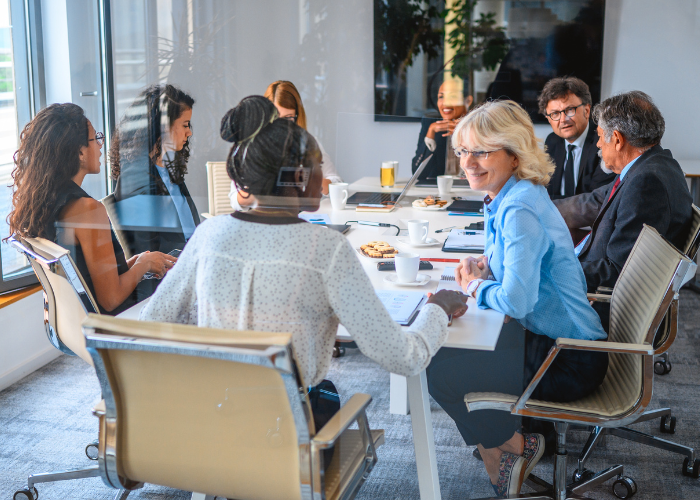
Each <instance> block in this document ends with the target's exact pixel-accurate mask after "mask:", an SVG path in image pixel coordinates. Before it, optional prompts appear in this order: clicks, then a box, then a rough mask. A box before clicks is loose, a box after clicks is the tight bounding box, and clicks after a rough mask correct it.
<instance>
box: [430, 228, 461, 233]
mask: <svg viewBox="0 0 700 500" xmlns="http://www.w3.org/2000/svg"><path fill="white" fill-rule="evenodd" d="M456 227H457V226H450V227H446V228H444V229H438V230H437V231H435V232H436V233H444V232H445V231H449V230H450V229H454V228H456ZM464 229H466V228H464Z"/></svg>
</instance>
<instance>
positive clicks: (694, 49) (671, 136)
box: [602, 0, 700, 159]
mask: <svg viewBox="0 0 700 500" xmlns="http://www.w3.org/2000/svg"><path fill="white" fill-rule="evenodd" d="M604 37H605V38H604V42H605V50H604V54H603V85H602V97H603V98H606V97H609V96H610V95H612V94H614V93H617V92H625V91H629V90H642V91H644V92H646V93H647V94H649V95H650V96H651V97H652V98H653V99H654V101H655V102H656V105H657V106H658V107H659V109H660V110H661V112H662V113H663V115H664V118H665V120H666V134H665V135H664V138H663V141H662V146H663V147H665V148H668V149H670V150H671V151H672V153H673V155H674V157H675V158H678V159H700V131H699V130H700V129H699V128H698V116H699V115H700V92H699V91H698V82H700V0H664V1H662V2H661V1H658V0H608V1H607V2H606V8H605V34H604Z"/></svg>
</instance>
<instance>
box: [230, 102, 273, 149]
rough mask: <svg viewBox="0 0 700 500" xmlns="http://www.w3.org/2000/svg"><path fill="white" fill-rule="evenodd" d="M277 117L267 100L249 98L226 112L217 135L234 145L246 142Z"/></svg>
mask: <svg viewBox="0 0 700 500" xmlns="http://www.w3.org/2000/svg"><path fill="white" fill-rule="evenodd" d="M278 117H279V113H278V112H277V108H275V106H274V104H272V102H270V101H269V100H268V99H267V98H265V97H263V96H259V95H253V96H249V97H246V98H245V99H243V100H242V101H241V102H240V103H239V104H238V106H236V107H235V108H233V109H230V110H228V111H227V112H226V114H225V115H224V117H223V118H222V119H221V129H220V131H219V133H220V134H221V138H222V139H223V140H225V141H228V142H232V143H234V144H235V143H238V142H243V141H248V140H251V139H252V138H254V137H255V136H256V135H257V134H258V133H259V132H260V131H261V130H262V129H264V128H265V127H266V126H268V125H269V124H270V123H272V122H273V121H275V120H276V119H277V118H278Z"/></svg>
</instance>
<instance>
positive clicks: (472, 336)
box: [316, 177, 504, 351]
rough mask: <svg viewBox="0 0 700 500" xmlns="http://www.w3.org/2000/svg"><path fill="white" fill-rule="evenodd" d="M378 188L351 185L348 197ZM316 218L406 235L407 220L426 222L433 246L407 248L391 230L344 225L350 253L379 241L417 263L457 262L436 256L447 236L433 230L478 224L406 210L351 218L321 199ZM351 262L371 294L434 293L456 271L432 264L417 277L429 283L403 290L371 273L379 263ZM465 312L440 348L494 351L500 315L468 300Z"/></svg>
mask: <svg viewBox="0 0 700 500" xmlns="http://www.w3.org/2000/svg"><path fill="white" fill-rule="evenodd" d="M378 185H379V178H378V177H375V178H372V177H365V178H363V179H360V180H359V181H358V182H356V183H353V184H351V185H350V191H351V193H353V192H356V191H382V189H381V188H378V187H377V186H378ZM402 188H403V186H402V185H398V184H397V185H396V186H394V188H393V189H391V190H389V191H397V190H399V191H400V190H401V189H402ZM409 194H410V195H412V196H420V195H424V196H425V195H428V194H437V188H413V189H411V191H410V192H409ZM452 195H454V196H462V197H468V198H470V199H475V200H481V199H483V197H484V195H483V193H481V192H479V191H472V190H470V189H468V188H465V189H460V188H455V189H453V193H452ZM316 214H317V215H320V214H327V215H328V216H329V218H330V220H331V222H333V223H334V224H344V223H346V222H348V221H353V220H367V221H375V222H388V223H390V224H395V225H397V226H399V228H401V229H406V221H407V220H409V219H424V220H427V221H429V222H430V232H429V233H428V235H429V236H430V237H432V238H435V239H436V240H438V241H439V245H436V246H433V247H421V248H413V247H411V246H409V245H405V244H402V243H399V242H398V241H397V236H396V229H395V228H384V227H375V226H362V225H358V224H355V223H351V224H350V225H351V226H352V228H351V229H350V230H349V231H348V232H347V233H346V236H347V238H348V241H349V242H350V244H351V245H352V246H353V248H356V249H359V247H360V245H363V244H366V243H368V242H369V241H372V240H382V241H386V242H387V243H389V244H390V245H392V246H394V247H395V248H398V249H399V250H405V251H411V252H414V253H418V254H419V255H420V256H421V258H426V257H427V258H439V259H462V258H464V257H466V256H467V255H468V254H464V253H446V252H443V251H442V250H441V247H442V243H443V242H444V240H445V238H447V235H448V233H447V232H445V233H435V230H437V229H442V228H446V227H450V226H459V227H464V226H466V225H468V224H470V223H472V222H477V221H483V217H465V216H448V215H447V211H424V210H418V209H414V208H413V207H411V206H410V205H409V206H404V207H400V208H397V209H396V210H394V211H393V212H390V213H377V212H356V211H355V209H354V208H351V207H347V208H346V209H345V210H339V211H335V210H333V208H332V207H331V204H330V200H328V199H327V198H326V199H323V200H322V201H321V207H320V208H319V210H318V212H316ZM357 258H358V259H359V260H360V262H361V263H362V267H363V268H364V269H365V272H366V273H367V275H368V276H369V278H370V280H371V281H372V285H373V286H374V287H375V289H377V290H419V291H422V292H425V293H428V292H434V291H435V289H436V288H437V285H438V281H439V280H440V275H441V274H442V271H443V270H444V269H445V267H455V266H456V265H457V264H456V263H445V262H433V263H432V264H433V270H432V271H419V272H420V273H421V274H428V275H430V277H431V280H430V282H429V283H427V284H426V285H423V286H422V287H410V288H409V287H402V286H399V285H396V284H391V283H387V282H385V281H384V277H385V276H387V275H389V274H392V273H391V272H386V271H384V272H380V271H378V270H377V262H379V261H380V260H379V259H370V258H368V257H364V256H360V255H359V253H358V257H357ZM468 306H469V309H468V311H467V313H466V314H465V315H464V316H462V317H461V318H457V319H455V320H453V322H452V326H451V327H450V328H449V336H448V338H447V342H446V344H445V347H457V348H463V349H478V350H487V351H493V350H494V349H495V348H496V343H497V342H498V337H499V335H500V333H501V327H502V326H503V319H504V315H503V314H501V313H499V312H497V311H494V310H493V309H479V308H478V307H477V306H476V304H475V302H474V299H469V302H468Z"/></svg>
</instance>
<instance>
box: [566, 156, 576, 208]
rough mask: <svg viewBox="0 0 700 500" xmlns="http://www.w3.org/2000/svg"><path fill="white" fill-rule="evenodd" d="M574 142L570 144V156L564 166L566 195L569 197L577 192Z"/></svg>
mask: <svg viewBox="0 0 700 500" xmlns="http://www.w3.org/2000/svg"><path fill="white" fill-rule="evenodd" d="M575 147H576V146H575V145H574V144H569V156H568V157H567V158H566V166H565V167H564V196H566V197H567V198H568V197H569V196H573V195H574V194H575V193H576V179H574V148H575Z"/></svg>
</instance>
